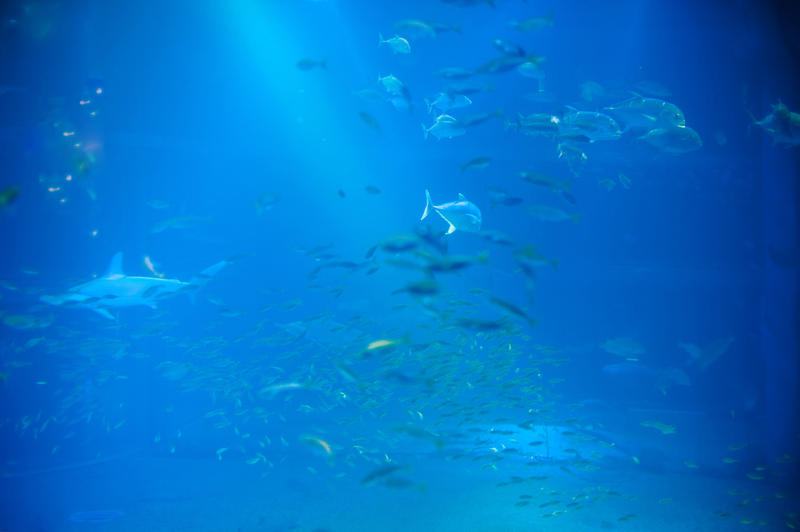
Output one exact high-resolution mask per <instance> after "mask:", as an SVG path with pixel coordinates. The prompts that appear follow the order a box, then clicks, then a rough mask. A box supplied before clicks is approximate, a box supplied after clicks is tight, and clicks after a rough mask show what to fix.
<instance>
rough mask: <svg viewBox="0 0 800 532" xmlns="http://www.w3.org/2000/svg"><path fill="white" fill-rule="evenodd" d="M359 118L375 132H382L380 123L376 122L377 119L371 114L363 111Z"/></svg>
mask: <svg viewBox="0 0 800 532" xmlns="http://www.w3.org/2000/svg"><path fill="white" fill-rule="evenodd" d="M358 116H359V118H361V121H362V122H364V123H365V124H366V125H368V126H369V127H371V128H372V129H374V130H375V131H378V132H380V130H381V127H380V126H379V125H378V121H377V120H375V117H373V116H372V115H371V114H369V113H367V112H365V111H361V112H359V113H358Z"/></svg>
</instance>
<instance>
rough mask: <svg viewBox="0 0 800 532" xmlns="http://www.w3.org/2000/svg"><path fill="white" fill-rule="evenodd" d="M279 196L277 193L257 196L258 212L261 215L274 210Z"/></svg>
mask: <svg viewBox="0 0 800 532" xmlns="http://www.w3.org/2000/svg"><path fill="white" fill-rule="evenodd" d="M277 203H278V196H276V195H275V194H262V195H260V196H259V197H258V198H256V214H257V215H258V216H261V215H262V214H264V213H265V212H267V211H269V210H272V208H273V207H274V206H275V205H277Z"/></svg>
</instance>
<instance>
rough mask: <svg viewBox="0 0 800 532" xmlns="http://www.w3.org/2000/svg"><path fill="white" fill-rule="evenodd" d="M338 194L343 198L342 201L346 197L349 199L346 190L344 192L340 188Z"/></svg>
mask: <svg viewBox="0 0 800 532" xmlns="http://www.w3.org/2000/svg"><path fill="white" fill-rule="evenodd" d="M336 194H338V195H339V197H340V198H342V199H344V198H345V197H347V194H345V193H344V190H342V189H341V188H340V189H339V190H337V191H336Z"/></svg>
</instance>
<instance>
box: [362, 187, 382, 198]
mask: <svg viewBox="0 0 800 532" xmlns="http://www.w3.org/2000/svg"><path fill="white" fill-rule="evenodd" d="M364 191H365V192H366V193H367V194H372V195H375V196H377V195H378V194H380V193H381V189H379V188H378V187H376V186H373V185H367V186H365V187H364Z"/></svg>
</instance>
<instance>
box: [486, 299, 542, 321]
mask: <svg viewBox="0 0 800 532" xmlns="http://www.w3.org/2000/svg"><path fill="white" fill-rule="evenodd" d="M489 302H490V303H492V304H494V305H497V306H499V307H500V308H502V309H505V310H507V311H508V312H510V313H511V314H513V315H515V316H517V317H519V318H522V319H524V320H525V321H527V322H528V324H530V325H531V326H534V325H536V320H535V319H533V318H531V317H530V316H528V314H526V313H525V311H523V310H522V309H521V308H519V307H518V306H516V305H514V304H513V303H510V302H508V301H506V300H504V299H500V298H499V297H495V296H491V297H489Z"/></svg>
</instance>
